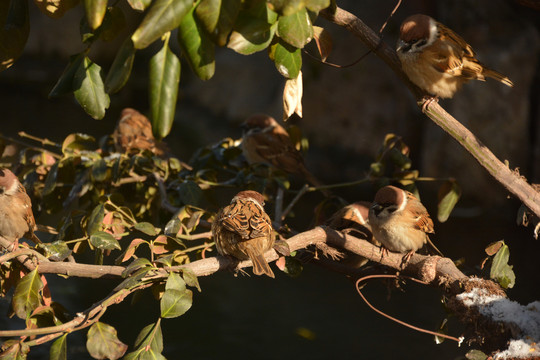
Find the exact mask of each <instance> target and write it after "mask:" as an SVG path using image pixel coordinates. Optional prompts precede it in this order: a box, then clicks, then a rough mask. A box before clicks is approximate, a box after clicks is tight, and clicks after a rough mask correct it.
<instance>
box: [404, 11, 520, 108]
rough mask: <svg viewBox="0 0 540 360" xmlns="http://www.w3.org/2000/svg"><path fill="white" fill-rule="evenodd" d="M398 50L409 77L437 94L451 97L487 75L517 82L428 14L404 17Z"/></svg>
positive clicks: (510, 82) (430, 92)
mask: <svg viewBox="0 0 540 360" xmlns="http://www.w3.org/2000/svg"><path fill="white" fill-rule="evenodd" d="M397 54H398V56H399V59H400V61H401V65H402V67H403V71H404V72H405V74H407V76H408V77H409V79H410V80H411V81H412V82H413V83H414V84H416V85H417V86H418V87H420V88H421V89H422V90H424V91H425V92H427V93H429V94H430V95H432V96H435V97H441V98H451V97H452V96H454V94H455V93H456V91H457V90H459V88H460V87H461V86H462V85H463V84H464V83H466V82H467V81H469V80H481V81H485V80H486V77H490V78H493V79H495V80H497V81H500V82H502V83H503V84H505V85H507V86H510V87H513V86H514V84H513V83H512V81H510V79H509V78H508V77H506V76H504V75H502V74H501V73H498V72H497V71H495V70H491V69H489V68H487V67H486V66H484V65H483V64H482V63H481V62H480V61H478V59H477V58H476V54H475V53H474V50H473V49H472V47H471V46H470V45H469V44H467V42H465V40H463V38H462V37H461V36H459V35H458V34H456V33H455V32H454V31H452V30H451V29H449V28H447V27H446V26H444V25H443V24H441V23H439V22H437V21H435V20H434V19H433V18H431V17H429V16H427V15H422V14H416V15H412V16H410V17H408V18H407V19H405V21H403V23H402V24H401V29H400V33H399V40H398V43H397Z"/></svg>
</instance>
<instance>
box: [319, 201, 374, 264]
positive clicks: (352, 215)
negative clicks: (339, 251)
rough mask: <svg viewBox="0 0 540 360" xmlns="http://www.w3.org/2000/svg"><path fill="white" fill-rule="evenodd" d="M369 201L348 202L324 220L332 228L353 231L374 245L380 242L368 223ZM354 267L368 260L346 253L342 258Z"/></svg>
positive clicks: (347, 231)
mask: <svg viewBox="0 0 540 360" xmlns="http://www.w3.org/2000/svg"><path fill="white" fill-rule="evenodd" d="M370 207H371V203H370V202H368V201H358V202H355V203H352V204H349V205H347V206H345V207H343V208H341V209H340V210H338V211H337V212H335V213H334V214H333V215H332V216H331V217H330V218H329V219H328V221H327V222H326V225H327V226H328V227H330V228H332V229H334V230H338V231H342V232H346V233H353V235H354V236H357V237H359V238H362V239H365V240H367V241H369V242H371V243H373V244H375V245H377V246H378V245H380V243H379V242H378V241H377V240H376V239H375V238H374V237H373V233H372V231H371V225H370V224H369V209H370ZM342 262H344V263H347V264H349V265H351V266H353V267H355V268H359V267H361V266H364V265H365V264H366V263H367V262H368V260H367V259H366V258H365V257H363V256H360V255H356V254H354V253H348V254H347V257H346V258H345V259H344V260H342Z"/></svg>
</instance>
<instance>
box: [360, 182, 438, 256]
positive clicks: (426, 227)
mask: <svg viewBox="0 0 540 360" xmlns="http://www.w3.org/2000/svg"><path fill="white" fill-rule="evenodd" d="M369 223H370V224H371V230H372V231H373V236H374V237H375V238H376V239H377V240H378V241H380V242H381V243H382V245H383V246H384V248H385V249H386V250H390V251H395V252H400V253H404V252H406V253H407V254H406V255H405V257H404V262H405V263H406V262H408V261H409V259H410V257H411V256H412V255H413V254H414V253H415V252H416V250H418V249H420V248H421V247H423V246H424V244H425V243H426V242H429V243H430V245H431V246H432V247H433V248H434V250H435V251H436V252H438V253H439V255H441V256H442V254H441V253H440V251H439V250H438V249H437V248H436V247H435V246H434V245H433V244H432V243H431V241H430V240H429V237H428V234H432V233H435V230H434V229H433V220H431V217H430V216H429V213H428V212H427V210H426V208H425V207H424V205H422V203H421V202H420V200H418V199H417V198H416V197H415V196H414V195H413V194H411V193H410V192H408V191H405V190H402V189H400V188H397V187H395V186H391V185H388V186H385V187H383V188H381V189H379V191H377V193H376V194H375V199H374V201H373V204H372V205H371V208H370V209H369ZM383 254H384V249H383Z"/></svg>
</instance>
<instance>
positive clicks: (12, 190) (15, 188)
mask: <svg viewBox="0 0 540 360" xmlns="http://www.w3.org/2000/svg"><path fill="white" fill-rule="evenodd" d="M18 188H19V183H18V182H17V181H14V182H13V183H12V184H11V186H10V187H9V189H6V195H10V196H11V195H15V194H16V193H17V191H18V190H19V189H18Z"/></svg>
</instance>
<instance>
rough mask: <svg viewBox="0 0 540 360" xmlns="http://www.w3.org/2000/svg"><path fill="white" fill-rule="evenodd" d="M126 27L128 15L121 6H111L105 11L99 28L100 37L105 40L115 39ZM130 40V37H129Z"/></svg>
mask: <svg viewBox="0 0 540 360" xmlns="http://www.w3.org/2000/svg"><path fill="white" fill-rule="evenodd" d="M125 27H126V16H125V15H124V12H123V11H122V9H121V7H120V6H111V7H109V8H108V9H107V12H106V13H105V18H104V19H103V23H102V24H101V26H100V28H99V30H98V31H99V38H100V39H101V40H103V41H112V40H114V39H115V38H116V37H117V36H118V35H119V34H120V33H121V32H122V30H124V28H125ZM127 40H129V39H127Z"/></svg>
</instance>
